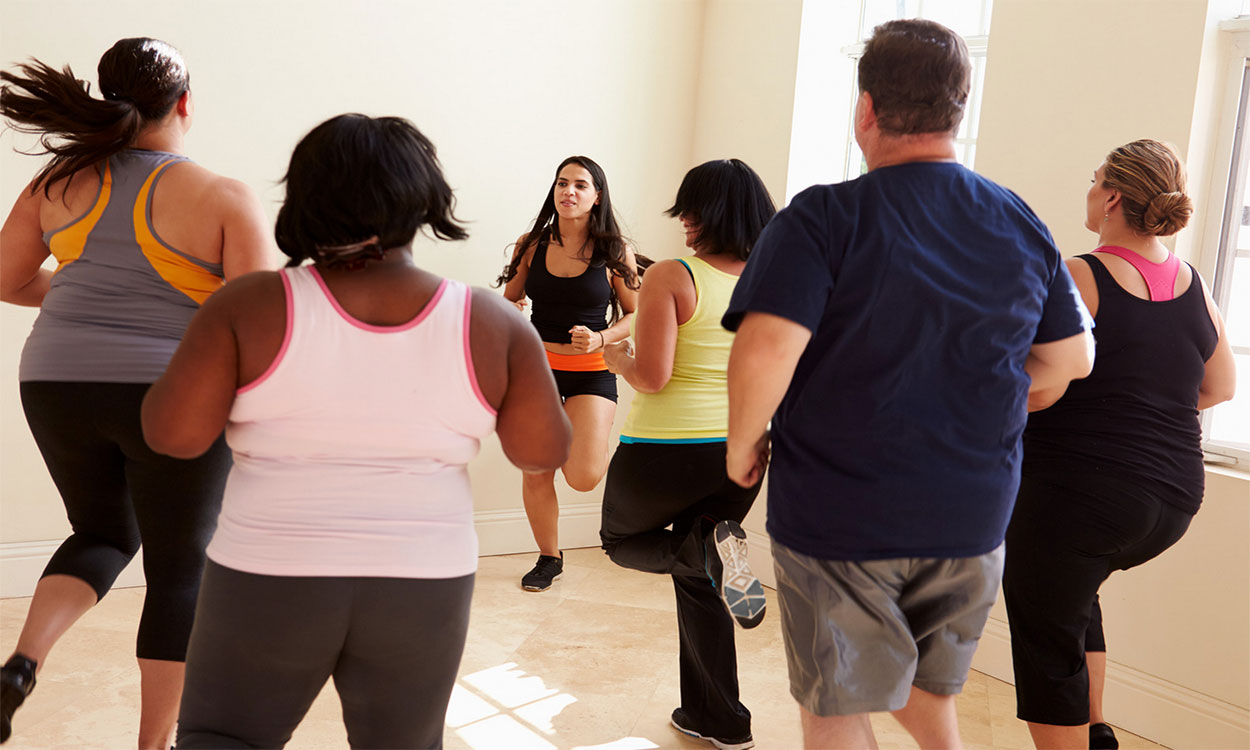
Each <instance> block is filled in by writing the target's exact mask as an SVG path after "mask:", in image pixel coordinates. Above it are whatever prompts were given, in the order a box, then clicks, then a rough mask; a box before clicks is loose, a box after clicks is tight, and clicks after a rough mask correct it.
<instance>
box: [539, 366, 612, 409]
mask: <svg viewBox="0 0 1250 750" xmlns="http://www.w3.org/2000/svg"><path fill="white" fill-rule="evenodd" d="M551 374H552V375H555V376H556V390H558V391H559V392H560V398H562V399H564V400H566V401H567V400H568V399H569V398H570V397H571V396H602V397H603V398H606V399H607V400H609V401H611V402H612V403H614V404H615V403H616V398H617V396H616V376H615V375H613V374H612V373H611V372H609V371H607V370H583V371H575V370H552V371H551Z"/></svg>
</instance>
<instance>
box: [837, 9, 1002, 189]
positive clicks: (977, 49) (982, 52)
mask: <svg viewBox="0 0 1250 750" xmlns="http://www.w3.org/2000/svg"><path fill="white" fill-rule="evenodd" d="M963 40H964V45H966V46H967V47H968V57H969V59H970V61H973V65H972V69H973V70H974V71H975V70H976V63H975V60H976V59H977V58H982V59H985V58H988V57H989V48H990V38H989V36H988V35H986V34H979V35H977V36H966V37H963ZM865 46H866V45H865V43H864V42H856V43H855V44H848V45H847V46H845V47H843V48H842V54H844V55H846V56H847V57H849V58H851V59H852V60H854V61H856V63H857V65H856V71H855V72H854V73H853V74H852V75H856V76H858V72H859V71H858V62H859V58H861V57H863V56H864V47H865ZM986 64H987V65H988V60H987V61H986ZM975 78H976V76H975V75H973V79H974V80H973V84H976V80H975ZM984 89H985V85H984V81H982V85H980V86H976V85H974V86H973V87H972V90H971V91H970V92H968V103H967V105H966V106H965V107H964V117H965V118H966V117H968V115H969V114H970V113H972V112H977V111H978V110H979V109H980V108H981V94H982V93H983V92H984ZM858 97H859V82H858V80H856V81H855V82H854V83H853V85H852V86H851V106H850V115H849V118H850V119H849V120H848V122H849V124H848V126H847V131H846V132H848V133H850V134H851V137H850V138H848V139H847V142H846V155H845V157H844V158H845V161H844V165H845V166H844V168H843V173H844V176H845V179H848V180H853V179H855V178H856V177H858V176H859V174H858V173H856V174H851V168H852V164H851V161H852V159H851V154H852V153H854V151H855V149H854V148H853V147H854V146H855V100H856V99H857V98H858ZM968 132H969V133H971V132H972V131H971V128H970V129H969V131H968ZM955 144H956V145H961V144H962V145H965V146H970V147H972V149H973V152H972V153H973V157H972V163H969V164H965V165H964V166H966V167H967V168H968V169H972V168H973V163H975V162H976V150H975V149H976V147H977V139H976V138H972V137H965V138H958V137H957V138H955Z"/></svg>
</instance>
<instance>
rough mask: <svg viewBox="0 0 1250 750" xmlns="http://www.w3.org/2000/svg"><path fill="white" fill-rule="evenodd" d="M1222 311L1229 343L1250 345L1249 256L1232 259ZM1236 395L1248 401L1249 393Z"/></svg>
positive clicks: (1249, 399) (1243, 392)
mask: <svg viewBox="0 0 1250 750" xmlns="http://www.w3.org/2000/svg"><path fill="white" fill-rule="evenodd" d="M1223 311H1224V328H1225V333H1226V334H1227V336H1228V341H1229V343H1231V344H1232V345H1233V346H1247V347H1250V258H1237V259H1236V260H1234V261H1233V278H1232V283H1231V284H1229V286H1228V299H1226V300H1224V305H1223ZM1238 395H1239V396H1241V397H1242V398H1243V399H1245V400H1246V401H1247V402H1248V403H1250V393H1247V392H1245V391H1242V392H1241V393H1239V394H1238Z"/></svg>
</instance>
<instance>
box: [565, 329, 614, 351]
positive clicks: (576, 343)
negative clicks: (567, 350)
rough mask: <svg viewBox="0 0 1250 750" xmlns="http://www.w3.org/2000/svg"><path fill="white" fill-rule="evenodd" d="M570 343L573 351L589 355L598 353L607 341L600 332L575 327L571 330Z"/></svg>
mask: <svg viewBox="0 0 1250 750" xmlns="http://www.w3.org/2000/svg"><path fill="white" fill-rule="evenodd" d="M569 336H570V337H571V339H572V340H571V341H570V343H571V344H573V349H574V350H576V351H577V352H578V353H579V354H588V353H590V352H594V351H598V350H599V349H600V348H602V347H603V345H604V343H605V341H604V339H603V334H602V333H600V332H599V331H592V330H590V329H589V328H587V327H586V326H573V327H572V328H570V329H569Z"/></svg>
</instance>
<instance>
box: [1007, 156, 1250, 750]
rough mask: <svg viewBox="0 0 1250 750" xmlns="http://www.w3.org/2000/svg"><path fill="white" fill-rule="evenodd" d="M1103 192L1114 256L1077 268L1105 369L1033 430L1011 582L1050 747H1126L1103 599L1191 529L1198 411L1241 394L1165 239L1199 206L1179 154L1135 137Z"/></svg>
mask: <svg viewBox="0 0 1250 750" xmlns="http://www.w3.org/2000/svg"><path fill="white" fill-rule="evenodd" d="M1093 182H1094V184H1093V186H1092V187H1091V188H1090V190H1089V194H1088V197H1087V218H1086V227H1087V228H1089V229H1090V230H1091V231H1093V232H1096V233H1098V235H1099V249H1100V250H1104V252H1098V251H1095V252H1094V253H1091V254H1088V255H1082V256H1080V257H1078V258H1073V259H1071V260H1069V261H1067V264H1068V269H1069V270H1070V271H1071V273H1072V276H1073V278H1074V280H1075V281H1076V284H1077V287H1078V289H1079V290H1080V292H1081V296H1082V297H1083V298H1084V300H1085V303H1086V305H1087V306H1088V307H1089V309H1090V312H1091V314H1093V315H1094V318H1095V323H1096V326H1095V328H1094V337H1095V339H1096V341H1097V353H1096V356H1095V361H1094V369H1093V372H1092V373H1091V374H1090V376H1089V377H1088V378H1085V379H1084V380H1077V381H1073V382H1072V383H1071V385H1069V386H1068V387H1067V390H1066V392H1059V393H1050V394H1045V395H1044V396H1043V403H1037V402H1035V401H1034V402H1031V403H1030V410H1034V409H1044V410H1041V411H1035V412H1034V413H1033V414H1031V415H1030V417H1029V423H1028V427H1027V428H1026V429H1025V432H1024V460H1023V463H1022V469H1021V483H1020V492H1019V495H1018V497H1017V500H1016V508H1015V512H1014V514H1013V516H1012V520H1011V525H1010V527H1009V529H1008V531H1007V555H1006V563H1005V567H1004V571H1003V590H1004V593H1005V599H1006V603H1007V613H1008V618H1009V622H1010V626H1011V641H1012V659H1013V661H1014V665H1015V676H1016V697H1017V708H1018V715H1019V717H1020V718H1021V719H1024V720H1025V721H1027V722H1029V729H1030V731H1031V732H1032V734H1033V740H1034V743H1035V744H1036V745H1037V746H1038V747H1048V748H1051V747H1053V748H1065V747H1090V748H1100V747H1104V748H1105V747H1117V746H1118V745H1117V743H1116V740H1115V735H1114V733H1113V732H1112V730H1111V728H1110V727H1109V726H1108V725H1107V724H1106V723H1105V722H1104V720H1103V716H1102V705H1101V697H1102V683H1103V679H1104V676H1105V669H1106V656H1107V655H1106V643H1105V639H1104V638H1103V632H1102V612H1101V609H1100V608H1099V604H1098V588H1099V586H1100V585H1101V584H1102V582H1103V581H1104V580H1106V578H1107V577H1108V576H1109V575H1110V574H1111V572H1112V571H1113V570H1125V569H1128V568H1131V567H1134V566H1136V565H1140V564H1142V563H1144V562H1146V561H1147V560H1150V559H1152V558H1154V557H1155V556H1157V555H1159V554H1160V553H1161V552H1163V551H1164V550H1165V549H1167V548H1168V547H1170V546H1171V545H1173V544H1175V543H1176V542H1177V541H1178V540H1179V539H1180V538H1181V535H1182V534H1184V533H1185V530H1186V529H1187V528H1188V526H1189V522H1190V520H1191V519H1192V517H1193V515H1194V513H1196V512H1197V511H1198V506H1199V504H1200V503H1201V502H1202V493H1203V479H1204V473H1203V465H1202V450H1201V447H1200V443H1201V439H1202V433H1201V429H1200V427H1199V424H1198V411H1199V410H1200V409H1205V408H1207V407H1209V406H1213V405H1214V404H1217V403H1219V402H1221V401H1225V400H1227V399H1229V398H1231V397H1232V390H1233V384H1234V372H1233V355H1232V349H1231V347H1230V346H1229V342H1228V338H1227V337H1226V336H1225V335H1224V323H1223V321H1222V320H1221V318H1220V315H1219V312H1218V310H1217V309H1216V308H1215V305H1214V303H1213V302H1212V301H1211V298H1210V295H1209V294H1208V293H1207V291H1206V288H1205V286H1204V284H1203V283H1202V279H1201V278H1200V277H1199V276H1198V274H1197V272H1196V271H1194V270H1193V268H1191V267H1189V266H1188V265H1186V264H1180V263H1179V262H1178V261H1176V260H1175V259H1173V258H1172V256H1171V253H1170V252H1169V251H1168V249H1167V247H1166V246H1164V245H1163V243H1162V242H1160V240H1159V238H1160V237H1165V236H1168V235H1172V234H1175V233H1176V232H1177V231H1179V230H1180V229H1181V228H1182V227H1184V226H1185V224H1186V222H1187V221H1188V220H1189V215H1190V213H1191V211H1192V204H1191V202H1190V199H1189V197H1188V196H1187V195H1185V175H1184V167H1183V166H1182V165H1181V163H1180V160H1179V158H1178V157H1177V156H1176V153H1175V152H1174V151H1173V150H1172V149H1171V148H1170V147H1169V146H1167V145H1165V144H1162V143H1159V142H1157V141H1148V140H1145V141H1135V142H1133V143H1130V144H1128V145H1126V146H1122V147H1120V148H1118V149H1116V150H1114V151H1112V152H1111V154H1109V155H1108V156H1107V160H1106V162H1105V163H1104V164H1103V165H1102V166H1100V167H1099V168H1098V170H1097V171H1096V172H1095V173H1094V180H1093ZM1139 269H1140V270H1139ZM1172 274H1175V278H1174V279H1173V276H1172ZM1152 281H1154V282H1155V283H1153V284H1152V283H1151V282H1152ZM1052 404H1053V405H1052ZM1047 406H1049V408H1046V407H1047ZM1086 725H1088V729H1087V728H1086ZM1086 742H1088V743H1089V744H1088V745H1086V744H1085V743H1086Z"/></svg>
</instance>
